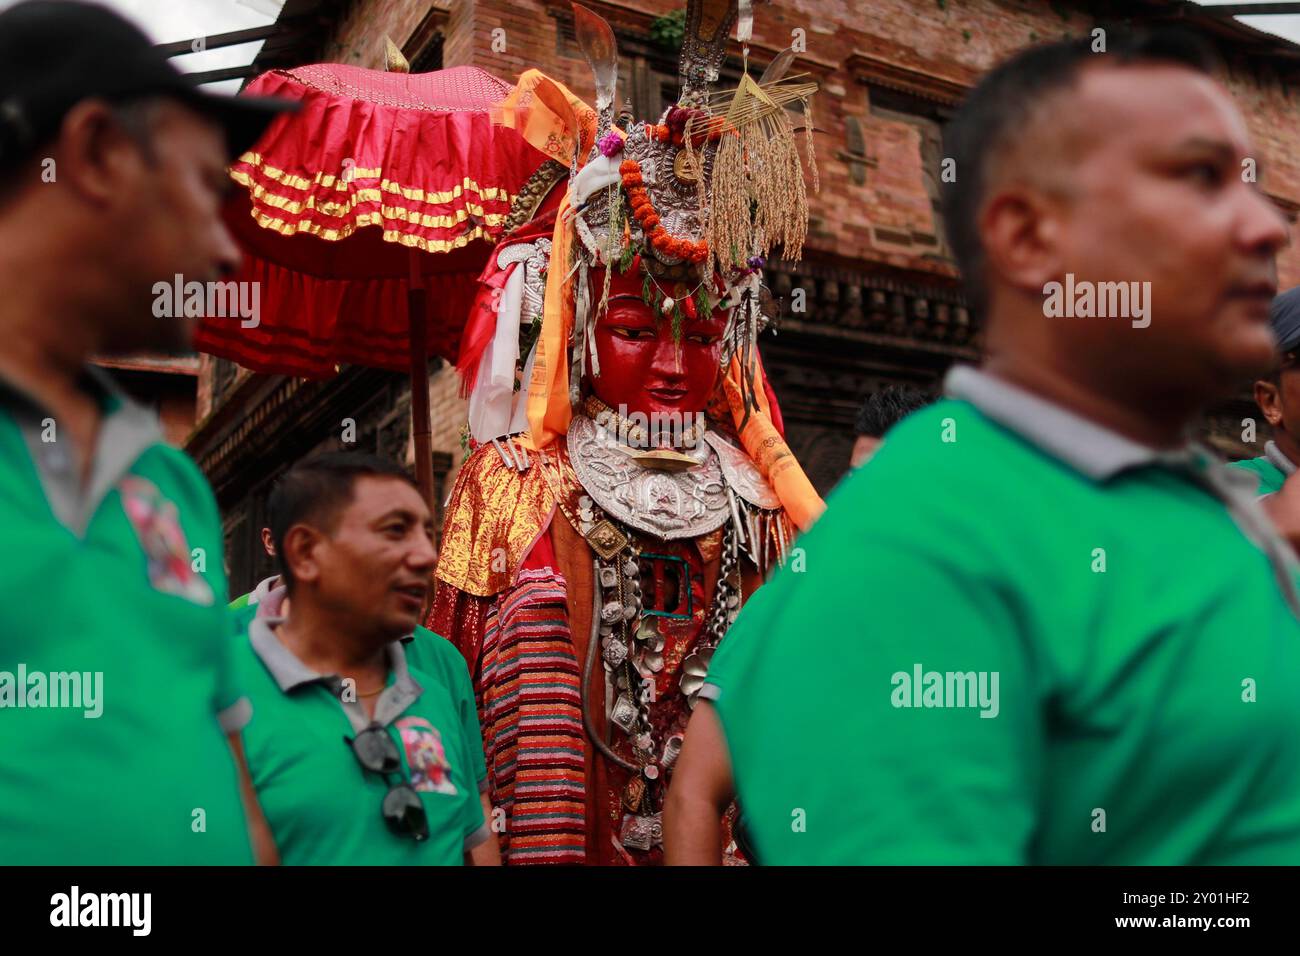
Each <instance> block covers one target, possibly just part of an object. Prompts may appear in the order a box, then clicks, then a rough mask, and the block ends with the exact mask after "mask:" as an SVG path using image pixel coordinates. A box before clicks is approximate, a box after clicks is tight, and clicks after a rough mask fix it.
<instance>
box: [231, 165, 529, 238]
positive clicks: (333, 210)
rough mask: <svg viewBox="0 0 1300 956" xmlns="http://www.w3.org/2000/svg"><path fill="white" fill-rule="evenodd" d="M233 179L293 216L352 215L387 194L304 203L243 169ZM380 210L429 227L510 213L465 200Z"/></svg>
mask: <svg viewBox="0 0 1300 956" xmlns="http://www.w3.org/2000/svg"><path fill="white" fill-rule="evenodd" d="M230 175H231V178H232V179H234V180H235V182H237V183H239V184H240V185H241V186H244V187H245V188H246V189H248V191H249V194H250V195H251V196H252V197H253V198H254V199H256V200H258V201H259V202H261V203H262V204H263V205H266V206H271V207H274V208H275V209H281V210H283V211H284V212H286V213H289V214H291V215H295V216H296V215H301V214H302V213H303V211H304V210H311V211H312V212H316V213H319V214H320V215H323V216H330V217H331V218H334V219H344V218H347V217H349V216H350V215H351V214H352V213H353V212H354V211H355V210H356V207H357V206H358V205H362V204H365V203H374V202H379V203H382V201H383V199H384V194H383V193H382V192H380V191H379V190H378V189H359V190H357V191H356V192H355V193H353V194H352V195H351V196H350V197H349V201H348V202H343V203H332V202H326V201H323V200H322V201H321V202H317V201H316V197H315V196H308V197H307V200H306V201H305V202H299V201H297V200H294V199H289V198H288V197H286V196H281V195H280V194H279V193H276V192H272V191H271V190H270V189H268V188H267V187H266V186H263V185H262V184H261V183H259V182H256V181H255V180H254V179H253V178H252V177H251V176H249V175H248V174H247V173H243V172H239V171H236V172H232V173H231V174H230ZM380 209H381V211H382V212H383V213H384V214H385V215H386V216H388V217H389V218H390V219H402V220H405V221H407V222H410V221H412V220H413V219H414V218H415V217H417V216H418V217H419V224H420V225H421V226H426V227H428V228H435V229H446V228H449V227H451V226H454V225H456V224H457V223H461V222H464V221H465V220H466V219H468V218H469V217H470V216H474V217H476V218H479V219H482V220H483V222H484V223H485V224H486V225H489V226H499V225H500V224H501V223H503V222H505V220H506V218H507V215H508V214H507V213H503V212H488V211H487V210H486V209H485V208H484V207H483V206H481V205H477V204H475V203H472V202H466V203H464V204H463V205H462V206H460V207H459V208H458V209H456V210H455V212H454V213H450V214H443V215H439V216H433V215H429V214H428V213H422V212H420V211H419V210H415V209H407V208H406V207H405V206H384V205H381V206H380Z"/></svg>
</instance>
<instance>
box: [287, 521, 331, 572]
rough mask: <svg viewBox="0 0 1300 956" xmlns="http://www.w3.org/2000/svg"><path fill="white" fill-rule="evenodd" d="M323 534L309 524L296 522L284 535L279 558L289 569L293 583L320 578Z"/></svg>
mask: <svg viewBox="0 0 1300 956" xmlns="http://www.w3.org/2000/svg"><path fill="white" fill-rule="evenodd" d="M324 543H325V536H324V535H323V534H321V533H320V532H319V531H318V530H316V529H315V528H313V527H312V526H311V525H306V524H296V525H294V526H293V527H291V528H290V529H289V530H288V531H286V532H285V535H284V553H283V554H282V555H280V560H282V561H283V562H284V564H285V567H287V568H288V569H289V573H290V574H291V575H292V576H293V580H294V584H296V585H297V584H303V583H305V582H311V581H315V580H317V579H319V578H320V555H319V551H320V548H321V546H322V545H323V544H324Z"/></svg>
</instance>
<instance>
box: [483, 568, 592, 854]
mask: <svg viewBox="0 0 1300 956" xmlns="http://www.w3.org/2000/svg"><path fill="white" fill-rule="evenodd" d="M564 598H565V583H564V578H563V576H562V575H560V574H559V573H558V572H555V571H553V570H551V569H549V568H547V569H540V570H526V571H523V572H521V573H520V574H519V577H518V578H517V580H516V582H515V584H514V585H513V586H512V587H510V588H509V589H508V590H506V591H505V592H503V593H502V594H501V595H500V596H499V598H498V599H497V601H496V602H495V603H494V605H493V607H492V609H491V610H490V611H489V612H488V617H487V621H486V625H485V628H484V634H483V656H482V670H481V682H480V687H481V688H482V694H483V698H482V700H481V702H480V707H481V709H480V713H481V714H482V719H483V738H484V744H485V750H486V756H487V764H488V776H489V779H490V781H491V797H492V804H493V806H496V807H500V808H503V809H504V810H505V812H506V819H507V830H506V833H505V834H504V838H503V840H502V844H501V853H502V860H503V862H506V863H510V864H515V865H518V864H530V863H534V864H535V863H583V862H585V861H586V856H587V847H586V845H585V844H586V828H585V824H584V820H585V813H584V808H585V804H586V786H585V783H586V781H585V758H584V755H585V745H586V742H585V739H584V734H583V729H582V683H581V682H582V671H581V666H580V665H579V663H578V660H577V658H576V657H575V656H574V652H573V645H572V643H571V642H570V640H569V628H568V621H567V616H566V611H565V602H564Z"/></svg>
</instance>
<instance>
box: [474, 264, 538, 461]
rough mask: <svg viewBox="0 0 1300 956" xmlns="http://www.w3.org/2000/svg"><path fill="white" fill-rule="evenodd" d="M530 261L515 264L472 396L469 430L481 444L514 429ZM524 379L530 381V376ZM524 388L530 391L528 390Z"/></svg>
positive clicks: (502, 296) (500, 301)
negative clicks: (521, 325) (521, 319)
mask: <svg viewBox="0 0 1300 956" xmlns="http://www.w3.org/2000/svg"><path fill="white" fill-rule="evenodd" d="M526 268H527V266H526V264H525V263H523V262H519V263H517V264H515V266H514V268H513V271H511V273H510V276H509V278H507V279H506V286H505V289H504V290H503V291H502V293H501V298H500V299H499V300H498V304H497V327H496V333H495V334H494V335H493V336H492V341H491V342H489V343H488V347H487V349H485V350H484V352H483V357H482V358H481V359H479V365H478V378H477V379H476V380H475V383H474V390H473V391H472V392H471V393H470V396H469V433H470V435H472V436H473V437H474V440H475V441H477V442H480V443H483V442H490V441H491V440H492V439H494V438H500V437H501V436H502V435H507V434H509V433H510V431H511V417H512V412H513V406H514V398H515V365H516V363H517V362H518V361H519V313H520V311H521V310H522V308H523V294H524V271H525V269H526ZM524 381H528V378H527V376H525V377H524ZM523 391H526V389H524V390H523Z"/></svg>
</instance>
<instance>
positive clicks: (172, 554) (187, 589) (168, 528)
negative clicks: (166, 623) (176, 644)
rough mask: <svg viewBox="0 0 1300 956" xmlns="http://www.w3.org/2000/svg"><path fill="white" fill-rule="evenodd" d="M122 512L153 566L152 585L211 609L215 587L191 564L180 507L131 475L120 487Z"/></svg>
mask: <svg viewBox="0 0 1300 956" xmlns="http://www.w3.org/2000/svg"><path fill="white" fill-rule="evenodd" d="M117 491H118V494H119V495H121V497H122V510H123V511H125V512H126V517H127V519H128V520H129V521H130V522H131V526H132V527H133V528H134V529H135V533H136V537H138V538H139V539H140V546H141V547H142V548H143V549H144V553H145V558H146V559H147V561H148V566H149V583H150V584H152V585H153V586H154V588H156V589H157V590H159V591H162V592H164V593H166V594H175V595H176V596H177V597H183V598H185V600H187V601H192V602H194V603H195V604H201V605H203V606H205V607H206V606H208V605H210V604H212V602H213V600H214V598H213V595H212V587H211V586H210V585H209V584H208V582H207V581H206V580H205V579H204V578H203V576H202V575H201V574H199V573H198V572H197V571H195V570H194V566H193V565H192V564H191V563H190V547H189V544H188V543H187V542H186V540H185V531H184V530H183V529H182V528H181V522H180V516H179V514H178V513H177V510H176V504H175V503H174V502H172V501H168V500H167V499H166V498H164V497H163V494H162V492H161V491H159V490H158V486H157V485H155V484H154V483H153V482H152V481H149V480H148V479H147V478H141V477H139V476H138V475H128V476H127V477H126V478H123V479H122V480H121V481H120V482H118V485H117Z"/></svg>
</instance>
